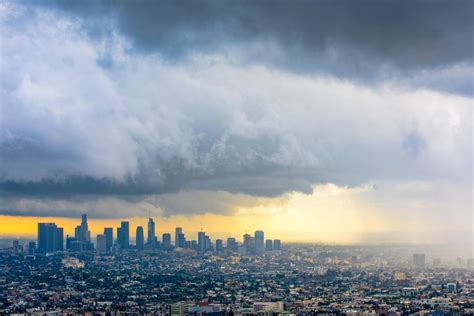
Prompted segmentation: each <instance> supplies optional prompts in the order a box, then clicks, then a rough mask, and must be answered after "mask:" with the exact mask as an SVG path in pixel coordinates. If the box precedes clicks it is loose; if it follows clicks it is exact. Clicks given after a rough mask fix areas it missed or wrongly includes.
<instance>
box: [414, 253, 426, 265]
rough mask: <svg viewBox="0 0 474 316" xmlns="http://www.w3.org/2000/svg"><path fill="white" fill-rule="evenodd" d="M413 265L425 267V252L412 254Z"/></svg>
mask: <svg viewBox="0 0 474 316" xmlns="http://www.w3.org/2000/svg"><path fill="white" fill-rule="evenodd" d="M413 265H414V266H415V267H417V268H424V267H425V254H424V253H415V254H414V255H413Z"/></svg>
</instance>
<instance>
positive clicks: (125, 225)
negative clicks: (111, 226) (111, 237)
mask: <svg viewBox="0 0 474 316" xmlns="http://www.w3.org/2000/svg"><path fill="white" fill-rule="evenodd" d="M117 244H118V245H119V246H120V248H121V249H127V248H128V247H129V245H130V224H129V222H121V223H120V227H119V228H118V229H117Z"/></svg>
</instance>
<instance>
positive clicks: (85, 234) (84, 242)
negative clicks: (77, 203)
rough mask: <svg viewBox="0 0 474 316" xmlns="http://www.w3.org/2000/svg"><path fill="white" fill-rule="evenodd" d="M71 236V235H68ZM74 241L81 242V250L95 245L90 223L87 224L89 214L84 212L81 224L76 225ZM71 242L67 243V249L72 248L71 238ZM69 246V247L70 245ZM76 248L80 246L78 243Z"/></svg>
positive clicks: (90, 248)
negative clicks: (92, 240) (92, 239)
mask: <svg viewBox="0 0 474 316" xmlns="http://www.w3.org/2000/svg"><path fill="white" fill-rule="evenodd" d="M68 238H69V237H68ZM74 239H75V240H74V241H77V242H79V243H80V250H79V251H81V250H92V249H94V245H93V244H92V242H91V232H90V231H89V225H88V224H87V215H86V214H82V217H81V224H80V225H78V226H76V228H75V229H74ZM69 241H70V242H69V243H66V249H68V250H69V249H70V246H71V244H72V241H71V240H69ZM68 246H69V247H68ZM75 248H78V246H77V244H76V246H75Z"/></svg>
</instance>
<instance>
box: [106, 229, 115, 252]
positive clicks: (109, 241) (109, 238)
mask: <svg viewBox="0 0 474 316" xmlns="http://www.w3.org/2000/svg"><path fill="white" fill-rule="evenodd" d="M104 235H105V241H106V242H105V244H106V249H107V251H111V250H112V246H113V245H114V229H113V228H112V227H105V228H104Z"/></svg>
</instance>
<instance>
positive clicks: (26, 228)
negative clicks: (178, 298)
mask: <svg viewBox="0 0 474 316" xmlns="http://www.w3.org/2000/svg"><path fill="white" fill-rule="evenodd" d="M369 190H370V188H355V189H351V188H345V187H338V186H335V185H324V186H318V187H315V190H314V192H313V194H302V193H292V194H290V195H288V196H287V198H285V199H275V200H274V201H273V202H271V203H261V202H256V203H255V204H252V205H250V204H245V206H238V205H236V206H235V208H234V211H233V213H231V214H230V215H219V214H210V213H208V214H198V215H173V216H153V219H154V221H155V223H156V232H157V236H158V239H159V240H161V235H162V234H163V233H165V232H166V233H171V234H172V236H173V237H172V238H174V231H175V227H182V228H183V231H184V233H185V235H186V238H187V239H188V240H195V239H197V236H196V234H197V232H198V231H200V230H201V229H202V230H203V231H205V232H206V233H207V234H208V235H209V236H210V237H211V238H212V239H217V238H222V239H226V238H227V237H230V236H232V237H235V238H236V239H237V240H239V241H240V240H241V239H242V235H243V234H245V233H249V234H253V233H254V231H255V230H259V229H261V230H263V231H264V232H265V238H269V239H281V240H282V241H287V242H322V243H345V244H350V243H360V242H363V243H366V242H380V241H382V242H392V243H397V242H409V243H420V242H421V243H426V242H427V240H428V241H429V242H431V243H434V242H439V241H443V238H446V236H448V235H451V234H452V233H449V232H447V231H442V230H440V229H439V227H440V225H439V224H440V223H439V222H436V218H429V217H426V216H423V214H418V213H417V214H412V215H411V216H410V217H407V216H400V214H399V213H398V212H396V211H393V210H392V211H389V209H388V208H387V206H382V207H383V209H381V208H380V207H379V206H377V205H375V204H374V203H371V202H370V201H369V202H367V201H366V200H364V195H365V194H366V193H367V192H369ZM122 220H126V221H129V222H130V237H131V239H132V240H133V239H134V237H135V229H136V227H137V226H143V228H144V229H145V232H146V231H147V221H148V218H145V217H129V218H122V219H96V218H93V217H91V216H89V221H88V222H89V228H90V230H91V233H92V236H93V238H95V235H97V234H101V233H102V232H103V229H104V227H113V228H114V234H116V228H117V227H118V226H120V222H121V221H122ZM428 220H431V222H428ZM80 221H81V219H80V217H79V216H78V217H77V218H62V217H26V216H1V215H0V236H4V237H9V238H21V237H28V238H36V234H37V226H38V223H40V222H55V223H56V224H57V225H58V226H60V227H63V228H64V235H65V236H66V235H73V234H74V227H75V226H77V225H79V224H80ZM445 224H446V223H445ZM430 227H431V228H433V227H434V228H436V229H432V230H431V231H429V230H428V231H425V230H424V229H429V228H430ZM445 227H449V228H450V229H455V231H457V232H467V233H470V232H471V231H472V228H471V227H470V226H469V225H467V224H466V221H459V220H453V221H452V223H450V225H445Z"/></svg>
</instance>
